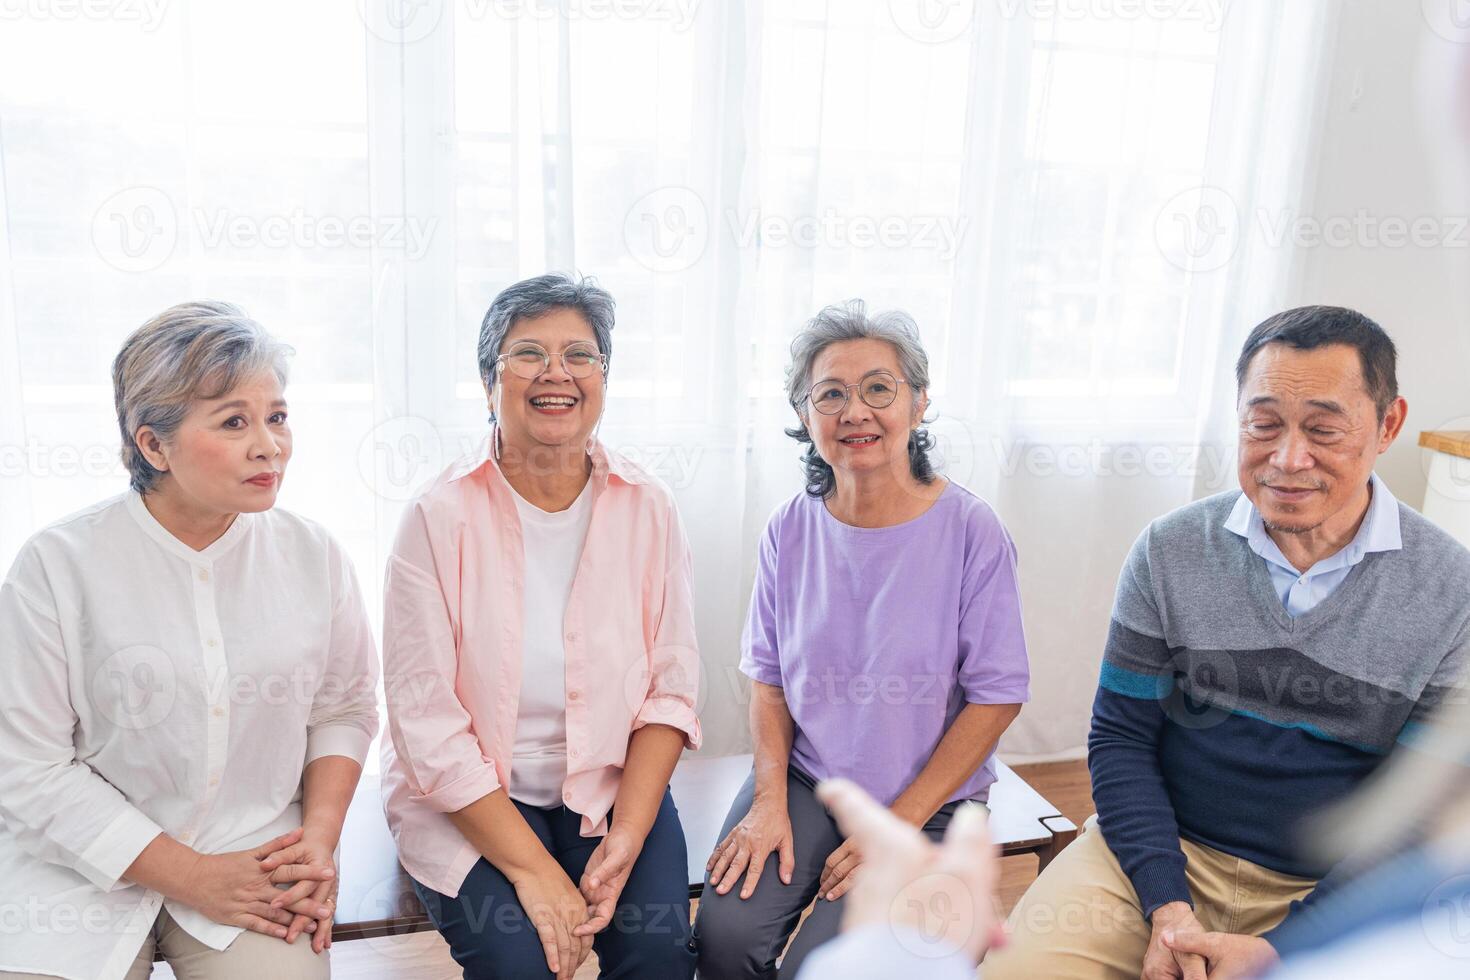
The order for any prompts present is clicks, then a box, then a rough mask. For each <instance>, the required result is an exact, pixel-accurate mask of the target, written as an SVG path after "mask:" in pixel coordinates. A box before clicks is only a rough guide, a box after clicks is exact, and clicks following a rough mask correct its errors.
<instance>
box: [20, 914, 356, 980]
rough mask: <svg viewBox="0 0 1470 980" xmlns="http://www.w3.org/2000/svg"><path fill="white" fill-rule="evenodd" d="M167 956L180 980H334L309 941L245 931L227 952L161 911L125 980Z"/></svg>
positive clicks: (143, 979)
mask: <svg viewBox="0 0 1470 980" xmlns="http://www.w3.org/2000/svg"><path fill="white" fill-rule="evenodd" d="M155 950H156V951H157V952H160V953H162V954H163V958H164V960H165V961H167V963H168V965H169V966H170V967H172V968H173V971H174V976H176V977H178V980H262V978H269V980H327V978H328V977H330V976H331V975H332V970H331V966H330V965H329V963H328V962H327V957H328V956H329V955H330V954H329V953H327V952H325V951H323V952H322V954H321V955H320V956H318V955H317V954H316V953H313V952H312V951H311V936H309V935H304V934H303V935H301V936H298V937H296V942H294V943H290V944H287V942H286V941H285V940H284V939H276V938H274V937H272V936H263V935H261V934H260V933H258V932H249V931H246V932H242V933H240V935H238V936H236V937H235V941H234V942H232V943H230V945H229V947H228V948H226V949H223V950H218V949H210V948H209V947H208V946H206V945H204V944H203V943H201V942H200V941H199V940H197V939H195V938H194V937H193V936H191V935H189V934H188V933H187V932H185V931H184V930H183V929H181V928H180V927H179V924H178V923H177V922H175V921H174V918H173V916H171V915H169V914H168V909H160V910H159V912H158V918H157V920H155V921H154V923H153V928H152V929H151V930H150V931H149V933H148V938H147V939H145V940H143V948H142V949H140V950H138V958H137V959H136V960H134V961H133V965H132V967H131V968H130V969H129V970H128V975H127V980H147V978H148V976H149V974H151V973H152V972H153V954H154V952H155ZM0 980H56V978H55V977H54V976H51V977H48V976H43V975H41V974H36V973H0Z"/></svg>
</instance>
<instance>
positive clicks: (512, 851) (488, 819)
mask: <svg viewBox="0 0 1470 980" xmlns="http://www.w3.org/2000/svg"><path fill="white" fill-rule="evenodd" d="M449 820H450V822H451V823H453V824H454V826H455V827H457V828H458V829H459V832H460V833H461V834H463V835H464V838H465V840H467V841H469V842H470V845H471V846H472V847H474V848H475V850H477V851H479V852H480V853H481V854H482V855H484V857H485V860H486V861H489V862H490V863H491V864H492V865H494V866H495V869H496V870H497V871H499V872H500V873H501V874H503V875H505V876H506V877H507V878H509V879H510V880H511V882H515V881H518V880H519V879H520V878H523V877H525V876H526V875H529V874H537V873H539V872H542V871H545V870H546V869H547V864H548V862H549V863H550V864H551V865H552V866H557V865H556V862H555V861H554V860H553V859H552V857H551V854H550V853H549V852H548V851H547V850H546V847H545V846H544V845H543V844H542V843H541V839H540V838H539V837H537V836H536V833H535V831H533V830H531V826H530V824H528V823H526V818H525V817H523V816H521V811H520V810H517V809H516V805H515V803H513V802H512V801H511V798H510V796H509V794H507V793H506V791H505V787H503V786H502V787H501V788H500V789H497V790H496V791H495V792H493V793H491V794H489V795H488V796H482V797H480V798H479V799H478V800H476V801H475V802H473V803H471V804H470V805H469V806H467V807H465V808H464V809H463V810H457V811H455V812H454V813H451V814H449Z"/></svg>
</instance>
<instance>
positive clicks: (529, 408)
mask: <svg viewBox="0 0 1470 980" xmlns="http://www.w3.org/2000/svg"><path fill="white" fill-rule="evenodd" d="M532 344H534V345H536V346H538V347H540V348H541V349H542V350H545V351H548V352H550V353H551V354H552V357H551V363H550V365H548V366H547V368H546V370H545V371H544V372H543V373H542V374H541V375H540V376H539V377H537V378H535V379H532V380H528V379H526V378H522V377H520V376H519V375H518V374H516V373H515V371H514V370H512V368H511V365H510V363H509V361H510V359H511V358H513V357H514V356H515V355H516V353H517V352H518V351H520V350H521V349H522V348H525V347H527V346H529V345H532ZM577 349H588V350H591V351H592V352H596V351H597V337H596V335H595V334H594V333H593V331H592V325H591V324H589V323H588V322H587V319H586V318H585V317H584V316H582V314H580V313H578V312H577V311H576V310H572V309H559V310H552V311H550V312H549V313H545V314H543V315H542V316H538V317H532V318H525V319H521V320H518V321H517V322H516V324H515V326H513V327H511V328H510V330H509V331H508V332H507V333H506V335H505V341H504V343H502V344H501V346H500V353H501V354H502V355H505V356H506V358H507V360H506V362H504V363H502V365H501V367H500V368H499V370H498V371H497V372H496V374H495V384H494V385H493V386H492V387H491V388H490V390H489V392H488V396H489V402H490V409H491V411H493V412H494V413H495V416H496V418H497V419H498V420H499V424H500V437H501V442H502V446H503V449H513V450H519V451H521V452H522V453H523V454H524V453H531V452H535V451H536V450H537V449H538V448H547V447H556V448H568V447H573V448H576V449H578V450H580V449H581V448H582V447H584V446H585V445H586V443H587V439H588V437H589V436H591V434H592V430H593V429H594V428H595V427H596V426H597V420H598V419H599V418H601V416H602V406H603V398H604V390H603V389H604V387H605V383H606V380H605V376H604V375H603V372H602V370H601V369H600V368H598V369H597V370H595V371H593V373H592V374H591V376H589V377H586V378H575V377H573V376H572V375H570V374H568V373H567V370H566V367H565V366H564V365H563V364H562V359H561V358H560V357H557V356H555V355H556V353H558V352H571V351H574V350H577Z"/></svg>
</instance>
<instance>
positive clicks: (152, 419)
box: [112, 299, 292, 493]
mask: <svg viewBox="0 0 1470 980" xmlns="http://www.w3.org/2000/svg"><path fill="white" fill-rule="evenodd" d="M291 353H292V350H291V348H290V347H289V346H287V345H286V344H283V343H280V342H279V341H277V340H275V339H274V338H273V337H271V335H270V334H268V333H266V331H265V328H264V327H262V326H261V325H260V324H259V323H256V322H255V321H254V320H252V319H251V318H250V317H249V316H247V315H246V314H245V311H244V310H242V309H240V308H239V307H238V306H235V305H233V304H231V303H224V302H221V301H219V300H208V299H206V300H195V301H193V302H189V303H180V304H178V305H177V306H171V307H169V308H168V309H166V310H164V311H163V312H162V313H160V314H158V315H157V316H156V317H154V318H153V319H151V320H149V321H148V322H147V323H145V324H143V325H142V326H141V327H139V328H138V329H137V330H134V331H133V332H132V334H131V335H129V337H128V339H127V340H125V341H123V345H122V350H120V351H118V352H117V357H116V358H115V359H114V360H113V362H112V394H113V401H114V402H115V403H116V405H117V425H118V428H119V429H120V430H121V432H122V461H123V465H124V466H126V467H127V468H128V482H129V484H130V485H131V486H132V488H133V489H134V490H136V491H138V492H139V493H147V492H148V491H149V490H152V489H153V488H154V487H155V486H156V485H157V484H158V481H159V479H161V478H162V476H163V472H162V471H161V470H157V469H154V468H153V464H152V463H150V462H148V459H147V457H145V456H144V455H143V453H142V451H141V450H140V449H139V448H138V443H137V439H136V435H137V432H138V429H139V428H141V427H143V426H145V425H146V426H148V427H149V428H151V429H152V430H153V432H154V434H155V435H157V436H158V438H159V439H160V440H162V441H164V442H167V441H169V440H170V439H172V438H173V437H174V435H176V434H177V433H178V431H179V425H180V424H181V423H182V422H183V421H184V417H185V416H186V415H188V414H189V407H190V406H191V405H192V404H193V403H194V402H196V401H200V400H203V399H209V398H219V397H220V396H221V395H224V394H226V393H227V392H229V391H231V390H233V389H234V388H235V386H236V385H238V384H240V383H241V382H242V381H245V380H247V379H248V378H252V377H254V376H255V375H256V374H259V373H260V372H261V371H265V370H271V371H274V372H275V374H276V377H277V378H278V379H280V382H281V384H282V385H284V384H285V383H286V358H287V356H288V355H289V354H291Z"/></svg>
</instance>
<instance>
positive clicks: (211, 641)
mask: <svg viewBox="0 0 1470 980" xmlns="http://www.w3.org/2000/svg"><path fill="white" fill-rule="evenodd" d="M204 642H205V643H206V644H208V645H209V646H212V647H217V646H219V641H218V640H216V639H215V638H214V637H212V636H211V637H210V638H209V639H207V640H205V641H204Z"/></svg>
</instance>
